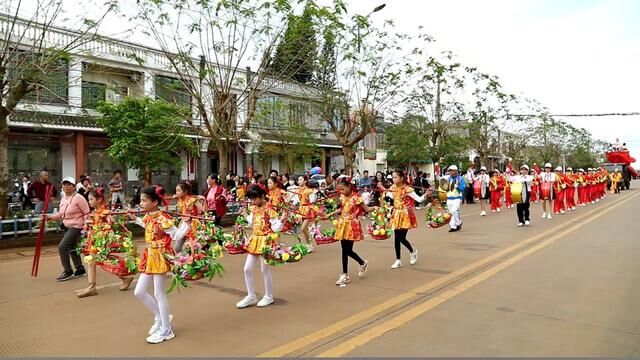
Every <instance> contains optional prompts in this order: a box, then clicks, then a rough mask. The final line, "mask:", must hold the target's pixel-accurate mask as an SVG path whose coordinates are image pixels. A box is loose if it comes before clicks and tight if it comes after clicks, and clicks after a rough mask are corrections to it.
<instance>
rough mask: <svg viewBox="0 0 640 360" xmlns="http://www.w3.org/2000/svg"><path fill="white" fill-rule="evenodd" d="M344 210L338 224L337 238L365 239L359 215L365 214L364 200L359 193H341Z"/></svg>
mask: <svg viewBox="0 0 640 360" xmlns="http://www.w3.org/2000/svg"><path fill="white" fill-rule="evenodd" d="M340 203H341V204H342V212H341V213H340V217H339V218H338V224H337V225H336V235H335V239H336V240H353V241H360V240H362V239H364V236H363V234H362V226H361V225H360V219H359V217H360V216H361V215H362V214H363V212H364V211H363V209H362V204H364V200H363V199H362V196H360V195H359V194H352V195H351V196H349V197H347V196H344V195H340Z"/></svg>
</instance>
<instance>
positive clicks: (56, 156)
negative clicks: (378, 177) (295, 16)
mask: <svg viewBox="0 0 640 360" xmlns="http://www.w3.org/2000/svg"><path fill="white" fill-rule="evenodd" d="M11 21H14V20H13V19H12V17H11V16H9V15H2V14H0V33H1V32H2V31H6V29H8V28H9V27H8V26H7V24H8V23H9V22H11ZM16 26H17V28H16V29H15V30H14V33H19V34H21V33H24V34H26V35H27V36H25V37H21V38H20V39H19V40H20V42H21V43H18V42H17V40H18V39H14V40H16V43H15V44H14V46H17V47H20V46H21V45H24V44H28V42H29V41H31V39H29V36H28V35H29V34H31V33H32V32H29V31H24V30H25V29H26V28H27V27H38V25H37V24H33V23H27V22H26V21H20V20H18V21H17V22H16ZM3 29H4V30H3ZM48 31H49V33H48V34H47V36H46V37H45V38H46V41H48V42H50V44H47V45H48V46H55V45H56V44H66V43H69V42H71V41H73V39H74V38H75V37H77V36H78V33H77V32H74V31H72V30H68V29H64V28H59V27H51V28H49V30H48ZM0 36H3V37H4V34H0ZM140 59H142V60H143V61H142V62H140V61H139V60H140ZM141 64H144V66H142V65H141ZM239 76H244V75H243V74H240V75H239ZM181 86H182V85H181V82H180V81H179V79H178V76H177V74H175V73H174V72H173V71H172V68H171V64H170V62H169V60H168V59H167V58H166V56H165V54H164V53H163V52H162V51H160V50H158V49H154V48H152V47H148V46H144V45H139V44H134V43H130V42H127V41H122V40H118V39H114V38H108V37H95V38H93V39H91V40H90V41H87V42H84V43H82V44H81V45H80V46H78V47H77V48H75V49H74V50H73V51H72V52H71V56H70V57H69V60H68V61H64V62H62V63H61V64H60V66H58V67H57V70H55V71H54V72H53V73H51V74H48V76H47V80H46V84H45V86H43V88H42V89H39V90H38V91H36V92H33V93H30V94H29V95H28V96H27V97H26V98H25V99H23V100H22V101H21V103H20V104H19V105H18V107H17V109H16V111H15V112H14V113H13V114H11V115H10V118H9V130H10V132H9V171H10V176H11V178H12V179H15V178H17V177H18V176H20V175H23V174H28V175H30V176H31V177H32V178H35V177H37V174H38V173H39V171H41V170H48V171H49V173H50V181H52V182H54V183H56V182H58V181H60V180H61V179H62V178H64V177H66V176H72V177H75V178H77V177H79V176H80V175H81V174H87V175H89V176H91V177H92V180H93V181H94V182H98V183H100V184H105V183H106V182H108V180H109V179H110V178H111V175H112V172H113V171H114V170H116V169H121V170H123V173H124V176H125V179H126V180H128V183H129V185H130V186H132V185H134V184H136V183H137V181H138V174H137V170H136V169H126V168H125V167H124V166H123V165H122V164H118V163H116V162H115V161H114V160H113V159H112V158H111V157H110V156H109V155H108V152H107V148H108V147H109V145H110V141H109V139H108V137H107V136H106V134H105V133H104V132H103V131H102V129H100V128H99V127H98V126H97V125H96V122H95V118H96V117H97V116H100V115H99V113H98V112H96V111H95V108H96V105H97V104H98V103H99V102H100V101H109V102H114V103H117V102H119V101H122V100H123V99H124V98H125V97H128V96H133V97H150V98H156V99H158V98H159V99H164V100H167V101H171V102H175V103H177V104H182V105H185V106H191V107H192V108H193V104H192V99H191V97H190V96H189V94H188V92H186V91H184V88H182V87H181ZM308 94H309V91H303V89H301V87H300V86H299V85H297V84H291V83H287V82H283V81H277V80H273V81H272V82H271V83H270V85H269V88H268V89H267V90H266V91H265V92H264V96H263V98H261V99H260V100H259V101H261V102H269V101H273V100H274V99H278V100H279V101H282V102H283V103H284V104H286V106H287V107H288V108H289V109H290V111H292V112H295V113H296V115H295V116H297V117H298V118H300V121H303V122H304V123H305V124H307V125H308V127H309V129H310V130H311V131H312V133H313V134H315V138H316V140H317V141H316V142H315V145H316V146H317V147H318V150H319V151H318V154H319V155H318V156H317V157H316V158H315V159H314V160H315V161H314V163H317V164H319V165H320V166H322V167H323V169H325V171H326V172H329V171H332V170H338V169H340V168H343V167H344V165H343V164H344V158H343V157H342V150H341V147H340V145H339V144H338V142H337V141H336V139H335V137H334V136H333V134H331V133H330V132H329V131H328V129H327V128H326V127H325V126H324V125H323V124H322V123H321V122H320V120H318V118H317V116H313V114H312V112H311V111H309V110H308V102H309V101H310V100H309V97H308ZM238 108H239V109H242V108H243V107H242V106H241V105H238ZM244 116H246V114H243V113H242V112H241V111H239V114H238V117H239V118H240V119H239V120H238V121H241V120H242V118H244ZM193 117H194V119H195V121H196V122H197V121H198V119H197V117H198V114H197V112H196V111H195V109H194V111H193ZM251 133H252V136H250V137H249V138H247V139H243V141H241V143H240V144H239V145H238V146H237V147H236V149H234V150H232V151H230V153H229V154H218V153H217V151H216V150H215V147H214V146H213V144H212V143H211V142H210V141H209V139H206V138H202V137H198V136H192V139H193V141H194V142H196V143H197V145H198V147H199V149H200V153H199V154H198V155H197V156H194V157H192V156H188V155H186V154H183V155H182V157H183V160H184V161H183V163H184V165H183V166H182V168H180V169H169V168H167V169H157V171H156V172H155V173H154V176H153V182H154V183H159V184H163V185H165V186H166V187H167V189H172V188H173V187H174V186H175V185H176V184H177V183H178V182H179V181H180V180H182V179H188V180H192V181H193V180H195V181H197V182H198V183H199V187H200V188H202V186H203V184H204V180H205V179H206V176H207V175H208V174H209V173H211V172H217V171H218V168H219V159H220V157H221V156H227V157H228V159H229V162H230V171H231V172H234V173H238V174H245V172H246V169H247V166H249V165H251V166H253V168H254V171H255V172H262V173H268V172H269V170H271V169H276V170H279V171H281V172H283V170H284V169H285V167H284V164H283V163H282V157H281V156H271V158H266V157H265V156H260V146H259V144H260V142H262V141H268V139H264V135H265V134H264V133H261V132H260V131H256V130H255V129H252V130H251ZM341 157H342V158H341ZM311 165H312V162H311V161H308V162H306V163H300V164H297V166H296V171H300V172H303V171H304V170H308V169H309V168H310V167H311Z"/></svg>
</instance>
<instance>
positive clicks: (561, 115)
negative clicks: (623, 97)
mask: <svg viewBox="0 0 640 360" xmlns="http://www.w3.org/2000/svg"><path fill="white" fill-rule="evenodd" d="M511 115H512V116H519V117H539V116H541V115H543V114H511ZM548 116H557V117H602V116H640V112H627V113H597V114H550V115H548Z"/></svg>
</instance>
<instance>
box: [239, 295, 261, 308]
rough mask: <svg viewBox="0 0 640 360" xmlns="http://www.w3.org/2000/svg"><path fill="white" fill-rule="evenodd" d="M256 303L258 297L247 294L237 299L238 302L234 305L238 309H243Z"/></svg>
mask: <svg viewBox="0 0 640 360" xmlns="http://www.w3.org/2000/svg"><path fill="white" fill-rule="evenodd" d="M257 303H258V298H256V297H255V296H248V295H247V296H246V297H245V298H244V299H242V300H240V301H238V303H237V304H236V307H237V308H238V309H244V308H246V307H249V306H253V305H255V304H257Z"/></svg>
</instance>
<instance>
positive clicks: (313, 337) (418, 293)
mask: <svg viewBox="0 0 640 360" xmlns="http://www.w3.org/2000/svg"><path fill="white" fill-rule="evenodd" d="M634 196H635V195H634ZM634 196H632V197H634ZM630 198H631V197H630ZM625 200H626V199H625ZM599 212H601V208H593V209H592V210H590V211H589V212H587V213H584V214H582V215H580V216H578V217H576V218H575V219H573V220H581V219H584V218H587V217H588V216H590V215H592V214H594V213H599ZM565 225H566V224H565V223H562V224H559V225H558V226H555V227H553V228H550V229H548V230H546V231H543V232H541V233H539V234H537V235H534V236H532V237H530V238H528V239H525V240H522V241H520V242H518V243H516V244H513V245H511V246H509V247H507V248H505V249H503V250H500V251H498V252H497V253H494V254H492V255H489V256H487V257H485V258H483V259H480V260H478V261H475V262H473V263H471V264H469V265H466V266H464V267H462V268H460V269H458V270H456V271H453V272H451V273H450V274H448V275H445V276H442V277H440V278H437V279H435V280H433V281H431V282H428V283H426V284H424V285H421V286H419V287H417V288H414V289H412V290H409V291H407V292H405V293H402V294H400V295H398V296H395V297H393V298H391V299H389V300H387V301H384V302H382V303H380V304H378V305H374V306H372V307H370V308H368V309H365V310H363V311H361V312H359V313H357V314H355V315H352V316H350V317H348V318H346V319H343V320H340V321H338V322H336V323H333V324H332V325H329V326H327V327H325V328H323V329H320V330H318V331H315V332H313V333H311V334H309V335H305V336H303V337H300V338H298V339H296V340H293V341H291V342H289V343H286V344H284V345H281V346H279V347H277V348H274V349H272V350H269V351H267V352H264V353H262V354H259V355H257V357H282V356H285V355H288V354H291V353H293V352H295V351H298V350H300V349H302V348H304V347H307V346H310V345H311V344H313V343H316V342H318V341H320V340H322V339H325V338H327V337H329V336H332V335H334V334H337V333H339V332H340V331H343V330H344V329H347V328H349V327H351V326H354V325H356V324H358V323H360V322H363V321H365V320H367V319H369V318H371V317H373V316H376V315H378V314H380V313H382V312H384V311H387V310H389V309H391V308H393V307H394V306H397V305H400V304H402V303H405V302H408V301H411V300H415V299H417V298H420V297H422V296H423V294H424V293H425V292H428V291H430V290H433V289H436V288H439V287H442V286H443V285H445V284H447V283H450V282H452V281H454V280H456V279H458V278H460V277H462V276H464V275H465V274H467V273H469V272H472V271H474V270H477V269H479V268H482V267H484V266H486V265H488V264H490V263H492V262H494V261H496V260H498V259H500V258H502V257H504V256H505V255H507V254H509V253H511V252H514V251H517V250H519V249H521V248H523V247H526V246H528V245H530V244H532V243H534V242H536V241H539V240H540V239H543V238H545V237H547V236H549V235H553V234H554V233H555V232H556V231H558V229H559V228H561V227H562V226H565Z"/></svg>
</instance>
